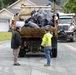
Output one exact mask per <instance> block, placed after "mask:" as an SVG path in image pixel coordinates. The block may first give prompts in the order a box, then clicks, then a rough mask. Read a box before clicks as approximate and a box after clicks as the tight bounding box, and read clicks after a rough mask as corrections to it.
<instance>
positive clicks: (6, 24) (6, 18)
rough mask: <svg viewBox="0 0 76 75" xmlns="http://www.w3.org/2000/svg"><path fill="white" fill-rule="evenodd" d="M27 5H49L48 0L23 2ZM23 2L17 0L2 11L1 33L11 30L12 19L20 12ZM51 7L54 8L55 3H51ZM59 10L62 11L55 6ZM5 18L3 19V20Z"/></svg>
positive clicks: (0, 14) (0, 20) (0, 17)
mask: <svg viewBox="0 0 76 75" xmlns="http://www.w3.org/2000/svg"><path fill="white" fill-rule="evenodd" d="M23 1H24V4H25V5H47V4H48V0H40V1H39V0H23ZM21 2H22V0H17V1H16V2H14V3H13V4H11V5H10V6H9V7H8V8H6V9H5V8H4V9H2V10H1V11H0V25H1V26H0V31H8V30H9V28H10V19H11V18H12V16H13V15H14V14H16V13H18V12H19V11H20V7H21ZM51 7H52V8H54V3H52V2H51ZM55 7H56V9H57V10H62V8H61V7H59V6H58V5H55ZM2 16H3V18H2Z"/></svg>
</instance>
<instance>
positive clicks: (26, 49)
mask: <svg viewBox="0 0 76 75" xmlns="http://www.w3.org/2000/svg"><path fill="white" fill-rule="evenodd" d="M40 9H44V10H45V11H52V9H51V6H22V7H21V9H20V13H19V16H20V17H21V18H22V19H25V20H27V19H28V18H29V17H30V16H31V12H32V11H39V10H40ZM29 24H30V23H28V25H29ZM41 24H42V22H41ZM35 27H36V26H34V27H27V26H26V27H25V26H23V27H22V29H21V33H20V34H21V38H22V46H21V49H20V53H19V56H20V57H24V56H25V55H26V54H28V53H31V52H32V53H34V54H35V53H43V52H44V50H43V49H41V50H40V46H41V41H42V37H43V35H44V34H45V28H44V27H38V28H35ZM49 30H50V33H52V34H53V38H52V50H51V53H50V54H51V56H52V57H54V58H56V57H57V37H58V35H57V28H56V27H54V26H51V27H49Z"/></svg>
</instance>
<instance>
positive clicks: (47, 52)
mask: <svg viewBox="0 0 76 75" xmlns="http://www.w3.org/2000/svg"><path fill="white" fill-rule="evenodd" d="M51 49H52V47H51V46H48V47H45V48H44V53H45V56H46V59H47V64H49V65H50V63H51V56H50V52H51Z"/></svg>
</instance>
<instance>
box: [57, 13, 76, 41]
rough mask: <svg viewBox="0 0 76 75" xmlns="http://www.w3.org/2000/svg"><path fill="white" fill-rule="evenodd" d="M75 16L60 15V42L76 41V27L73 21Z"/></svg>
mask: <svg viewBox="0 0 76 75" xmlns="http://www.w3.org/2000/svg"><path fill="white" fill-rule="evenodd" d="M74 15H75V14H62V15H60V19H59V24H58V40H63V41H72V42H74V41H75V40H76V33H75V30H76V28H75V27H76V25H75V23H74V20H73V16H74Z"/></svg>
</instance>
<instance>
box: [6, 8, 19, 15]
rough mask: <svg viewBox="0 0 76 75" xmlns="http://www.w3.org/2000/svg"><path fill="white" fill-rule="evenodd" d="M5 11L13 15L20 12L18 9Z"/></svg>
mask: <svg viewBox="0 0 76 75" xmlns="http://www.w3.org/2000/svg"><path fill="white" fill-rule="evenodd" d="M7 10H8V11H9V12H11V13H13V14H16V13H19V12H20V9H8V8H7Z"/></svg>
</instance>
